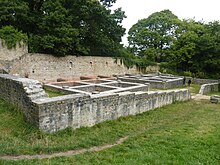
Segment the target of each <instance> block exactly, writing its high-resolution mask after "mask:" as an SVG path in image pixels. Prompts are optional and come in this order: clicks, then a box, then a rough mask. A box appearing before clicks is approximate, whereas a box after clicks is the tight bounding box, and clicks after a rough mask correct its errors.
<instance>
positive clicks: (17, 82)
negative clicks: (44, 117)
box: [0, 74, 47, 126]
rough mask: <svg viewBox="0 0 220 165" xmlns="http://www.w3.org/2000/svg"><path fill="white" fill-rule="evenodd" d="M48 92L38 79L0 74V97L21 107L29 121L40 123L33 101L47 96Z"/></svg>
mask: <svg viewBox="0 0 220 165" xmlns="http://www.w3.org/2000/svg"><path fill="white" fill-rule="evenodd" d="M45 97H47V94H46V93H45V91H44V90H43V89H42V85H41V83H40V82H39V81H37V80H31V79H27V78H20V77H16V76H12V75H9V74H0V98H2V99H4V100H6V101H8V102H11V103H12V104H14V105H15V106H17V107H18V108H20V109H21V110H22V111H23V113H24V115H25V117H26V119H27V121H29V122H30V123H33V124H35V125H37V126H38V125H39V111H38V109H36V107H35V105H34V104H33V101H34V100H36V99H39V98H45Z"/></svg>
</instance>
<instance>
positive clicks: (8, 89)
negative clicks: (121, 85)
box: [0, 74, 190, 132]
mask: <svg viewBox="0 0 220 165" xmlns="http://www.w3.org/2000/svg"><path fill="white" fill-rule="evenodd" d="M0 84H1V86H0V98H2V99H5V100H8V101H10V102H11V103H13V104H15V105H17V106H18V107H20V108H21V109H22V110H23V111H24V114H25V116H26V118H27V120H28V121H29V122H31V123H34V124H35V125H37V126H38V127H39V128H40V129H41V130H43V131H45V132H56V131H59V130H62V129H65V128H67V127H72V128H79V127H84V126H93V125H95V124H97V123H100V122H103V121H106V120H114V119H117V118H119V117H121V116H128V115H136V114H140V113H143V112H146V111H148V110H151V109H155V108H158V107H161V106H164V105H167V104H171V103H173V102H175V101H185V100H189V99H190V93H189V91H188V90H187V89H179V90H166V91H157V92H144V91H139V92H121V93H105V94H96V95H84V94H70V95H65V96H59V97H54V98H48V97H47V95H46V94H45V92H44V90H43V89H42V86H41V84H40V83H39V81H36V80H30V79H26V78H19V77H15V76H11V75H7V74H0Z"/></svg>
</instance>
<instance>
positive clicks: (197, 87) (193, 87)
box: [151, 84, 201, 95]
mask: <svg viewBox="0 0 220 165" xmlns="http://www.w3.org/2000/svg"><path fill="white" fill-rule="evenodd" d="M200 87H201V85H198V84H191V85H190V86H181V87H175V88H167V89H183V88H187V89H189V91H190V93H191V95H195V94H198V93H199V90H200ZM167 89H151V91H158V90H167Z"/></svg>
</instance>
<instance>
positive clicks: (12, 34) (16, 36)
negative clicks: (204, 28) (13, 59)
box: [0, 26, 27, 49]
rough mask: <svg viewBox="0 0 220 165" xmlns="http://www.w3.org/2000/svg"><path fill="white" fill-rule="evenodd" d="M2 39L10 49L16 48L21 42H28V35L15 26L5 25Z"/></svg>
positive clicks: (0, 33) (1, 35)
mask: <svg viewBox="0 0 220 165" xmlns="http://www.w3.org/2000/svg"><path fill="white" fill-rule="evenodd" d="M0 39H3V41H2V44H3V46H6V47H7V48H8V49H11V48H15V47H16V45H17V44H20V43H21V42H23V43H27V35H25V34H24V33H22V32H21V31H18V30H17V29H15V28H14V27H13V26H4V27H3V28H1V29H0Z"/></svg>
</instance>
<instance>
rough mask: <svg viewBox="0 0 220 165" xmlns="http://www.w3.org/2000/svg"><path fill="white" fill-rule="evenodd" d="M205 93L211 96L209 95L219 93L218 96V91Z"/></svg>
mask: <svg viewBox="0 0 220 165" xmlns="http://www.w3.org/2000/svg"><path fill="white" fill-rule="evenodd" d="M207 95H209V96H211V95H219V96H220V91H212V92H209V93H207Z"/></svg>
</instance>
